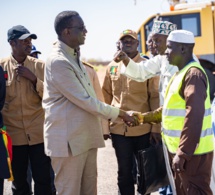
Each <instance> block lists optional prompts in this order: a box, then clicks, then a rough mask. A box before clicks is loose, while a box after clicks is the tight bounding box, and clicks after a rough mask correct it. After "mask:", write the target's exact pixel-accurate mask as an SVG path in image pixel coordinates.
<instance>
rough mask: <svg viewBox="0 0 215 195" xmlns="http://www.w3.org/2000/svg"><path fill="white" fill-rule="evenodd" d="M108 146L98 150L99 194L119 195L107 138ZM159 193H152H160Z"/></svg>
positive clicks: (7, 188) (8, 193)
mask: <svg viewBox="0 0 215 195" xmlns="http://www.w3.org/2000/svg"><path fill="white" fill-rule="evenodd" d="M104 74H105V67H104V68H101V69H100V70H99V72H98V76H99V80H100V82H101V83H102V82H103V79H104ZM105 143H106V147H105V148H101V149H99V151H98V195H118V187H117V162H116V156H115V153H114V149H113V147H112V145H111V141H110V140H107V141H106V142H105ZM10 186H11V183H10V182H7V181H5V191H4V195H12V193H11V189H10V188H11V187H10ZM158 194H159V193H152V195H158Z"/></svg>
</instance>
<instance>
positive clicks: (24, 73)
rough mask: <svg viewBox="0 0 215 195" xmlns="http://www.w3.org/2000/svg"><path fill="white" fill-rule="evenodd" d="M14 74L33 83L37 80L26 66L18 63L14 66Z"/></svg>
mask: <svg viewBox="0 0 215 195" xmlns="http://www.w3.org/2000/svg"><path fill="white" fill-rule="evenodd" d="M16 74H17V75H19V76H21V77H24V78H26V79H28V80H30V81H31V82H32V83H33V84H35V82H36V81H37V77H36V76H35V75H34V73H33V72H31V71H30V70H29V69H28V68H27V67H25V66H21V65H19V66H18V67H17V68H16Z"/></svg>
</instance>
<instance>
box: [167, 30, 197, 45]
mask: <svg viewBox="0 0 215 195" xmlns="http://www.w3.org/2000/svg"><path fill="white" fill-rule="evenodd" d="M167 41H173V42H177V43H190V44H193V43H195V39H194V35H193V33H192V32H190V31H187V30H174V31H172V32H171V33H170V34H169V36H168V38H167Z"/></svg>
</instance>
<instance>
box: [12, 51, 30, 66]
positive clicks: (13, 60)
mask: <svg viewBox="0 0 215 195" xmlns="http://www.w3.org/2000/svg"><path fill="white" fill-rule="evenodd" d="M10 60H11V62H12V68H13V69H16V68H17V66H18V64H19V65H25V64H26V63H28V61H29V59H28V56H27V57H26V58H25V61H24V62H22V63H19V62H17V61H16V59H15V58H14V57H13V55H12V54H11V55H10Z"/></svg>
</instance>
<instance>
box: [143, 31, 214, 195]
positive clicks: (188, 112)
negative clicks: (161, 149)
mask: <svg viewBox="0 0 215 195" xmlns="http://www.w3.org/2000/svg"><path fill="white" fill-rule="evenodd" d="M194 44H195V41H194V35H193V33H191V32H189V31H185V30H176V31H173V32H171V33H170V34H169V36H168V38H167V49H166V51H165V54H166V56H167V59H168V60H169V63H171V64H173V65H176V66H177V67H178V68H179V72H178V73H176V74H175V75H174V76H173V78H172V79H171V80H170V82H169V85H168V87H167V90H166V94H165V100H164V105H163V107H162V109H159V110H157V111H154V112H152V113H146V114H143V115H142V116H143V118H141V117H140V116H139V118H141V120H142V121H141V122H143V123H147V122H148V123H150V122H160V121H161V120H162V126H163V132H162V133H163V138H164V140H165V144H166V145H167V148H168V152H169V156H170V163H171V165H172V170H173V174H174V175H175V185H176V191H177V195H184V194H186V195H188V194H189V195H191V194H195V195H198V194H199V195H200V194H207V195H212V191H211V189H210V178H211V167H212V159H213V150H214V146H213V145H214V143H213V131H212V122H211V104H210V95H209V83H208V78H207V76H206V73H205V71H204V69H203V68H202V67H201V66H200V64H199V63H197V62H195V61H194V60H193V56H192V53H193V47H194ZM161 113H162V118H161Z"/></svg>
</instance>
